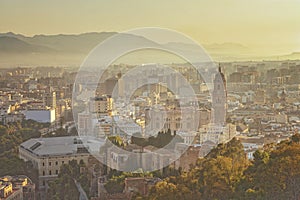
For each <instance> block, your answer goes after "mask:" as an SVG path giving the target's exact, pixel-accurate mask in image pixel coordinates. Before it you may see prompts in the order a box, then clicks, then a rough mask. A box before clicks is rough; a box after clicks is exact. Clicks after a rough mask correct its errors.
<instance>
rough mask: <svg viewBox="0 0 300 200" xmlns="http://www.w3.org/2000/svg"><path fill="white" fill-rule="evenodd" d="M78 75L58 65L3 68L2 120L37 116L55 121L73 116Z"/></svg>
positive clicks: (36, 118) (0, 81) (0, 79)
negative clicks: (74, 92) (72, 106)
mask: <svg viewBox="0 0 300 200" xmlns="http://www.w3.org/2000/svg"><path fill="white" fill-rule="evenodd" d="M44 70H45V71H47V73H45V71H44ZM75 75H76V73H69V72H67V71H65V70H64V69H63V68H54V67H45V68H39V67H37V68H14V69H1V70H0V86H1V91H0V122H1V123H2V124H4V125H5V124H8V123H12V122H21V121H22V120H34V121H37V122H40V123H50V124H52V125H54V124H55V123H57V122H58V121H60V120H62V119H64V120H63V121H70V120H72V112H71V96H72V89H73V87H72V85H73V81H74V77H75Z"/></svg>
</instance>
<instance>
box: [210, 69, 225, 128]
mask: <svg viewBox="0 0 300 200" xmlns="http://www.w3.org/2000/svg"><path fill="white" fill-rule="evenodd" d="M226 101H227V90H226V80H225V76H224V74H223V73H222V70H221V66H219V71H218V73H216V75H215V78H214V90H213V94H212V110H213V123H214V124H215V125H221V126H224V125H225V123H226V112H227V102H226Z"/></svg>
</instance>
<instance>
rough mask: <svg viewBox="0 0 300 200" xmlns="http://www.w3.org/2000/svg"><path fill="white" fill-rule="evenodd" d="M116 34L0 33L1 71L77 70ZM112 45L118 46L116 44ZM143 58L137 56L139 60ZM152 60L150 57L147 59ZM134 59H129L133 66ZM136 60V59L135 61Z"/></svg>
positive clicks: (229, 53)
mask: <svg viewBox="0 0 300 200" xmlns="http://www.w3.org/2000/svg"><path fill="white" fill-rule="evenodd" d="M115 34H116V32H100V33H97V32H93V33H83V34H77V35H66V34H59V35H35V36H33V37H28V36H24V35H21V34H15V33H12V32H8V33H0V67H7V66H18V65H76V66H79V65H80V64H81V62H82V61H83V60H84V58H85V57H86V56H87V55H88V53H89V52H90V51H91V50H92V49H93V48H94V47H96V46H97V45H98V44H99V43H101V42H102V41H104V40H105V39H107V38H109V37H111V36H113V35H115ZM125 37H127V40H126V41H125V42H123V44H122V45H130V43H132V42H135V43H143V44H145V43H146V44H149V45H152V46H153V45H154V46H155V45H158V46H159V45H163V46H167V47H169V48H171V49H173V50H184V51H187V52H189V53H190V54H191V55H193V56H199V55H198V52H197V51H195V46H194V45H192V44H185V43H180V42H178V43H176V42H171V43H167V44H156V43H155V42H153V41H150V40H148V39H146V38H144V37H141V36H135V35H130V34H125ZM115 45H120V44H119V43H116V44H115ZM203 47H204V49H205V51H206V52H207V53H208V54H209V55H210V56H211V57H212V58H213V59H214V60H216V61H245V60H264V59H267V60H278V59H300V53H292V54H290V55H279V56H267V57H266V56H265V57H263V56H260V55H255V53H256V52H255V51H253V50H252V49H251V48H249V47H247V46H244V45H242V44H238V43H222V44H204V45H203ZM142 56H143V55H141V56H140V58H141V57H142ZM149 57H151V56H149ZM135 58H136V57H134V56H132V57H130V60H131V61H132V62H133V63H134V59H135ZM136 59H139V58H136Z"/></svg>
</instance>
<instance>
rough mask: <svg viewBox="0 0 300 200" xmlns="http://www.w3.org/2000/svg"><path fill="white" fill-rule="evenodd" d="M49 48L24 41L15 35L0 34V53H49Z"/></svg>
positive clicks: (50, 50)
mask: <svg viewBox="0 0 300 200" xmlns="http://www.w3.org/2000/svg"><path fill="white" fill-rule="evenodd" d="M51 52H53V50H52V49H51V48H48V47H45V46H41V45H34V44H29V43H27V42H24V41H22V40H20V39H18V38H15V37H9V36H0V53H4V54H7V53H51Z"/></svg>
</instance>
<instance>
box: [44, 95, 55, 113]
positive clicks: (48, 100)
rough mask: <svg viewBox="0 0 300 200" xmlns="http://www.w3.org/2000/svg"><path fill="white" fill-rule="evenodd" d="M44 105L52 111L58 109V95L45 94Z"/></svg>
mask: <svg viewBox="0 0 300 200" xmlns="http://www.w3.org/2000/svg"><path fill="white" fill-rule="evenodd" d="M43 100H44V105H45V106H48V107H50V108H52V109H55V108H56V93H55V92H53V91H50V92H47V93H45V94H44V99H43Z"/></svg>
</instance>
